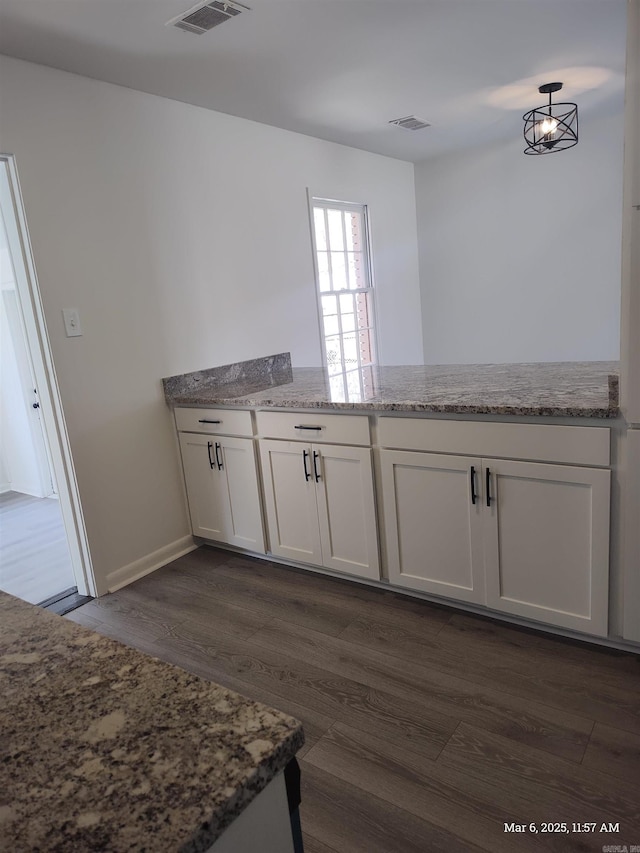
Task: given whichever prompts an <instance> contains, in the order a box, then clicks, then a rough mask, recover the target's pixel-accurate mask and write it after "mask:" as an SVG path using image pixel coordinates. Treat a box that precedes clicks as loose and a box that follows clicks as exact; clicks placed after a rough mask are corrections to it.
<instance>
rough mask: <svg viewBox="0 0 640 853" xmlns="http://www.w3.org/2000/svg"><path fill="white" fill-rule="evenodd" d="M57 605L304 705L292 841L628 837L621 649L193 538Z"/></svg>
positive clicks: (477, 846) (272, 697)
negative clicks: (193, 544)
mask: <svg viewBox="0 0 640 853" xmlns="http://www.w3.org/2000/svg"><path fill="white" fill-rule="evenodd" d="M68 618H71V619H73V620H74V621H76V622H80V623H81V624H84V625H88V626H89V627H91V628H93V629H94V630H96V631H99V632H101V633H104V634H108V635H109V636H111V637H115V638H117V639H119V640H122V641H123V642H125V643H128V644H130V645H132V646H135V647H137V648H139V649H142V650H143V651H146V652H149V653H151V654H154V655H156V656H157V657H160V658H162V659H164V660H167V661H170V662H172V663H175V664H177V665H178V666H181V667H183V668H184V669H187V670H190V671H191V672H194V673H197V674H199V675H202V676H204V677H205V678H208V679H211V680H214V681H217V682H218V683H220V684H224V685H226V686H228V687H230V688H232V689H234V690H237V691H238V692H240V693H243V694H244V695H246V696H250V697H252V698H253V699H257V700H260V701H262V702H265V703H267V704H268V705H272V706H274V707H276V708H280V709H281V710H283V711H286V712H288V713H290V714H293V715H294V716H296V717H298V718H299V719H301V720H302V721H303V723H304V727H305V731H306V736H307V742H306V744H305V746H304V748H303V750H302V752H301V753H300V755H299V757H300V756H301V758H302V760H301V767H302V773H303V804H302V807H301V816H302V826H303V830H304V833H305V845H306V846H305V850H306V853H427V851H478V850H486V851H494V852H495V851H509V853H511V851H539V850H553V851H558V853H565V852H566V851H601V850H602V849H603V846H604V845H616V844H618V845H624V844H626V845H627V846H628V847H630V845H632V844H636V845H640V659H639V658H637V657H635V656H632V655H627V654H623V653H617V652H610V651H608V650H601V649H599V648H597V647H592V646H587V645H579V644H572V643H567V642H563V641H562V640H559V639H556V638H554V637H550V636H545V635H543V634H538V633H534V632H528V631H524V630H519V629H516V628H512V627H509V626H506V625H504V624H500V623H497V622H493V621H490V620H485V619H481V618H479V617H474V616H469V615H465V614H463V613H461V612H457V611H454V610H450V609H445V608H440V607H437V606H435V605H432V604H429V603H426V602H422V601H417V600H415V599H410V598H406V597H404V596H400V595H397V594H394V593H391V592H388V591H384V590H382V591H380V590H377V589H372V588H368V587H362V586H359V585H355V584H352V583H349V582H345V581H341V580H334V579H331V578H327V577H324V576H321V575H316V574H313V573H309V572H304V571H301V570H296V569H287V568H284V567H282V566H277V565H274V564H271V563H266V562H262V561H257V560H252V559H249V558H244V557H238V556H235V555H233V554H230V553H229V552H224V551H220V550H216V549H213V548H207V547H204V548H201V549H199V550H198V551H195V552H193V553H192V554H189V555H187V556H186V557H183V558H181V559H180V560H177V561H176V562H175V563H173V564H171V566H167V567H165V568H163V569H161V570H159V571H157V572H155V573H154V574H153V575H150V576H148V577H146V578H144V579H142V580H140V581H138V582H137V583H135V584H133V585H131V586H129V587H127V588H126V589H123V590H121V591H119V592H117V593H115V594H113V595H109V596H106V597H104V598H101V599H99V600H97V601H93V602H91V603H89V604H87V605H85V606H84V607H82V608H80V609H79V610H76V611H74V612H73V613H71V614H69V617H68ZM505 822H506V823H513V822H515V823H518V824H527V825H528V824H530V823H531V822H537V823H538V824H539V825H540V824H542V823H543V822H553V823H556V822H566V823H567V824H568V828H569V830H571V825H572V824H573V823H594V822H595V823H596V824H597V826H596V831H595V832H594V833H577V832H571V831H570V832H569V833H564V832H562V833H557V832H556V833H544V834H543V833H541V832H539V833H538V834H535V835H534V834H531V833H530V832H526V833H519V834H514V833H505V831H504V824H505ZM603 823H605V824H607V825H608V824H618V823H619V826H620V830H619V832H601V831H600V830H601V825H602V824H603ZM639 849H640V847H639Z"/></svg>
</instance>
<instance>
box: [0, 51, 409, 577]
mask: <svg viewBox="0 0 640 853" xmlns="http://www.w3.org/2000/svg"><path fill="white" fill-rule="evenodd" d="M0 77H1V79H2V86H1V89H0V99H1V100H0V110H1V116H2V123H1V126H0V150H2V151H3V153H7V154H8V153H10V154H14V155H16V163H17V167H18V173H19V176H20V182H21V186H22V192H23V197H24V204H25V209H26V215H27V220H28V223H29V230H30V234H31V239H32V244H33V250H34V255H35V262H36V268H37V271H38V277H39V283H40V288H41V291H42V298H43V303H44V309H45V314H46V317H47V324H48V331H49V336H50V339H51V345H52V350H53V356H54V362H55V365H56V370H57V375H58V380H59V384H60V390H61V395H62V401H63V405H64V410H65V416H66V420H67V427H68V431H69V436H70V442H71V448H72V452H73V456H74V462H75V466H76V473H77V477H78V482H79V487H80V494H81V497H82V502H83V509H84V513H85V518H86V524H87V531H88V535H89V542H90V547H91V552H92V557H93V562H94V569H95V571H96V576H97V579H98V584H99V589H100V590H103V591H104V589H105V583H106V580H105V579H106V577H107V576H108V575H109V574H110V573H112V572H114V571H117V570H118V569H122V568H124V567H126V566H128V565H130V564H131V563H133V562H135V561H136V560H144V558H145V557H146V556H147V555H149V554H151V553H153V552H156V551H158V550H160V549H163V548H166V547H168V546H170V544H171V543H172V542H177V541H179V540H180V539H181V538H182V537H184V536H185V535H186V534H187V533H188V524H187V517H186V511H185V506H184V502H183V496H182V487H181V481H180V473H179V467H178V455H177V450H176V446H175V443H174V437H173V433H172V424H171V419H170V415H169V412H168V410H167V408H166V406H165V404H164V401H163V398H162V390H161V384H160V378H161V377H162V376H167V375H170V374H174V373H182V372H185V371H190V370H196V369H200V368H206V367H211V366H214V365H218V364H224V363H227V362H231V361H237V360H244V359H247V358H253V357H256V356H261V355H267V354H269V353H273V352H278V351H281V350H290V351H291V354H292V359H293V363H294V366H303V365H314V364H319V363H320V343H319V338H318V323H317V319H316V302H315V294H314V284H313V267H312V258H311V244H310V232H309V222H308V212H307V201H306V187H310V188H311V190H312V191H313V192H314V193H316V194H320V195H324V196H327V197H330V198H344V199H348V200H351V201H362V202H366V203H367V204H368V205H369V207H370V213H371V230H372V241H373V251H374V274H375V281H376V286H377V289H378V290H377V292H378V320H379V325H380V332H379V335H380V350H381V358H382V360H384V361H386V362H388V363H419V362H421V360H422V341H421V322H420V295H419V286H418V263H417V249H416V220H415V192H414V175H413V166H412V165H411V164H408V163H403V162H400V161H395V160H391V159H389V158H385V157H381V156H378V155H373V154H368V153H365V152H362V151H356V150H354V149H350V148H347V147H344V146H339V145H335V144H332V143H328V142H323V141H320V140H316V139H312V138H309V137H305V136H301V135H299V134H294V133H290V132H288V131H282V130H278V129H275V128H272V127H267V126H265V125H260V124H256V123H254V122H249V121H246V120H243V119H237V118H234V117H231V116H226V115H221V114H219V113H214V112H210V111H207V110H203V109H200V108H197V107H193V106H189V105H185V104H182V103H178V102H175V101H169V100H165V99H162V98H157V97H155V96H152V95H146V94H142V93H139V92H134V91H131V90H128V89H124V88H120V87H117V86H112V85H110V84H106V83H101V82H97V81H93V80H89V79H86V78H82V77H78V76H76V75H71V74H66V73H64V72H59V71H55V70H52V69H48V68H44V67H42V66H37V65H33V64H30V63H24V62H21V61H18V60H13V59H8V58H6V57H1V58H0ZM63 307H76V308H78V309H79V311H80V319H81V323H82V327H83V331H84V335H83V337H76V338H69V339H68V338H66V337H65V336H64V329H63V325H62V317H61V309H62V308H63Z"/></svg>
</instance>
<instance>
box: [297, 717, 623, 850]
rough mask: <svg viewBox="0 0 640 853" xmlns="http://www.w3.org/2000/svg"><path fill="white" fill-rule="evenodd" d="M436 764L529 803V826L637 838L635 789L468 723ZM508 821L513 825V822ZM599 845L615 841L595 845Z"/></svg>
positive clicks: (463, 724)
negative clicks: (592, 826) (601, 827)
mask: <svg viewBox="0 0 640 853" xmlns="http://www.w3.org/2000/svg"><path fill="white" fill-rule="evenodd" d="M310 754H311V753H310ZM436 763H438V764H440V765H441V766H443V767H448V768H450V769H453V770H457V771H459V772H460V773H464V774H466V776H467V778H468V779H475V780H477V781H478V782H479V783H481V784H486V783H487V781H489V780H490V781H491V782H492V784H493V785H494V786H495V788H496V789H497V790H510V791H512V792H514V793H515V792H520V793H521V795H522V796H523V797H526V799H527V800H528V802H529V814H530V815H531V817H530V820H538V821H543V820H554V821H568V822H573V821H594V820H595V821H598V822H600V821H616V820H620V821H621V824H622V829H623V833H622V836H621V838H622V837H623V836H624V837H625V838H626V839H627V841H628V840H629V839H630V838H633V837H636V838H639V837H640V834H639V833H640V799H639V798H638V786H637V785H635V786H630V785H629V784H628V783H627V782H626V780H617V779H614V778H613V777H611V776H609V777H607V779H605V778H603V774H600V773H598V772H597V771H593V770H591V769H590V768H588V767H584V766H582V765H578V766H576V765H574V764H572V763H571V762H567V761H565V760H564V759H562V758H558V757H556V756H553V755H549V754H548V753H545V752H542V751H541V750H537V749H534V748H531V747H528V746H523V745H522V744H516V743H514V742H513V741H510V740H508V739H506V738H503V737H500V736H499V735H494V734H491V733H489V732H486V731H484V730H482V729H479V728H477V727H475V726H472V725H468V724H467V723H461V724H460V726H459V727H458V728H457V729H456V731H455V733H454V734H453V735H452V736H451V738H450V740H449V742H448V743H447V745H446V747H445V748H444V750H443V751H442V752H441V754H440V756H439V757H438V759H437V762H436ZM607 780H608V781H607ZM510 819H512V820H518V816H517V815H514V816H513V817H512V818H510ZM524 819H525V816H523V817H522V820H523V821H524ZM618 840H620V839H618ZM604 843H607V844H614V843H616V840H615V839H614V840H612V841H608V840H607V841H600V844H601V845H602V844H604Z"/></svg>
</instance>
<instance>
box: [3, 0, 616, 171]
mask: <svg viewBox="0 0 640 853" xmlns="http://www.w3.org/2000/svg"><path fill="white" fill-rule="evenodd" d="M242 2H243V3H245V4H246V5H248V6H250V7H251V11H249V12H245V13H243V14H242V15H240V16H238V17H236V18H233V19H231V20H230V21H228V22H226V23H224V24H222V25H220V26H219V27H216V28H215V29H213V30H211V31H210V32H209V33H207V34H205V35H191V34H188V33H184V32H182V31H180V30H178V29H175V28H173V27H166V26H165V23H166V22H167V21H168V20H170V19H171V18H173V17H175V16H176V15H179V14H181V13H182V12H184V11H186V10H187V9H189V8H190V7H191V6H193V5H194V4H193V2H190V0H0V52H2V53H5V54H8V55H10V56H15V57H19V58H22V59H27V60H30V61H32V62H38V63H42V64H44V65H50V66H53V67H54V68H60V69H63V70H66V71H73V72H75V73H77V74H83V75H85V76H87V77H94V78H97V79H99V80H107V81H109V82H111V83H117V84H120V85H122V86H127V87H129V88H132V89H139V90H141V91H143V92H150V93H152V94H155V95H162V96H163V97H166V98H173V99H175V100H178V101H185V102H187V103H190V104H197V105H198V106H201V107H206V108H208V109H213V110H219V111H220V112H224V113H230V114H232V115H236V116H242V117H243V118H248V119H253V120H255V121H259V122H263V123H265V124H270V125H275V126H277V127H282V128H287V129H289V130H294V131H298V132H300V133H304V134H308V135H311V136H317V137H320V138H322V139H328V140H332V141H334V142H341V143H344V144H346V145H352V146H354V147H356V148H363V149H365V150H369V151H374V152H378V153H380V154H387V155H390V156H392V157H398V158H401V159H404V160H412V161H414V162H417V161H420V160H423V159H425V158H427V157H430V156H432V155H434V154H438V153H441V152H443V151H446V150H449V149H452V148H460V147H464V146H466V145H477V144H478V143H481V142H487V141H490V140H493V139H497V138H499V137H508V136H512V135H513V134H520V135H521V132H522V122H521V116H522V113H523V112H525V111H526V110H528V109H530V108H532V107H535V106H539V105H540V104H541V103H544V101H545V98H544V97H541V96H540V95H539V94H538V91H537V87H538V85H539V84H541V83H545V82H550V81H552V80H561V81H563V82H564V83H565V88H564V89H563V91H562V93H561V94H562V95H563V98H562V99H563V100H569V101H573V100H576V101H577V102H578V104H579V108H580V114H581V117H584V116H585V115H588V114H589V113H590V112H592V111H594V110H595V109H596V108H597V109H598V110H601V111H602V112H604V113H606V112H607V111H608V110H609V109H614V108H615V109H618V108H619V107H620V104H621V101H622V96H623V87H624V52H625V15H626V2H625V0H242ZM410 114H415V115H417V116H418V117H419V118H422V119H424V120H426V121H428V122H430V123H431V125H432V127H430V128H427V129H426V130H420V131H407V130H401V129H399V128H396V127H393V126H390V125H389V124H388V122H389V121H390V120H391V119H394V118H398V117H401V116H406V115H410Z"/></svg>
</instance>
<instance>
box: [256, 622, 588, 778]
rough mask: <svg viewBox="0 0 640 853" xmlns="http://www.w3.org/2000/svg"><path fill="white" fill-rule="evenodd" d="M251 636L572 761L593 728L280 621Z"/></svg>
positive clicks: (577, 758) (488, 689)
mask: <svg viewBox="0 0 640 853" xmlns="http://www.w3.org/2000/svg"><path fill="white" fill-rule="evenodd" d="M252 640H253V641H254V642H255V643H258V644H260V645H261V646H264V647H267V648H270V649H273V650H275V651H284V650H285V649H287V650H289V654H293V655H295V656H298V657H300V658H301V659H304V660H305V661H307V662H308V663H310V664H313V665H315V666H323V667H325V668H326V669H328V670H330V671H331V672H333V673H335V674H336V675H338V676H341V677H343V678H349V679H352V680H354V681H359V682H361V683H363V684H368V685H370V686H371V687H373V688H375V689H378V690H383V691H385V692H388V693H390V694H391V695H395V696H398V697H402V698H403V699H405V700H408V701H411V702H416V703H419V704H420V705H422V707H423V708H425V709H429V710H430V711H435V712H437V713H439V714H443V715H445V716H447V715H448V716H450V717H451V718H452V719H457V720H468V721H471V722H474V723H475V724H476V725H481V726H484V727H485V728H487V729H488V730H489V731H493V732H496V733H498V734H502V735H505V736H507V737H511V738H513V739H514V740H517V741H520V742H523V743H528V744H532V745H535V746H538V747H539V748H541V749H547V750H548V751H550V752H552V753H559V754H562V755H564V756H565V757H567V758H571V759H572V760H574V761H577V762H579V761H580V760H581V759H582V756H583V755H584V751H585V749H586V745H587V742H588V739H589V735H590V733H591V729H592V727H593V723H592V722H591V721H590V720H587V719H585V718H583V717H580V716H577V715H573V714H568V713H565V712H564V711H560V710H557V709H555V708H549V707H547V706H545V705H538V704H536V703H535V702H532V701H530V700H526V701H525V700H522V699H519V698H517V697H514V696H512V695H510V694H507V693H503V692H501V691H498V690H495V689H494V688H492V687H486V686H483V687H480V686H479V685H477V684H475V683H474V682H471V681H469V680H466V679H463V678H459V677H458V676H456V675H452V674H446V673H443V672H440V671H434V670H433V669H429V668H427V667H425V666H421V665H419V664H415V663H413V662H411V661H399V660H398V659H396V658H394V657H393V656H390V655H388V654H385V653H383V652H379V651H377V650H374V649H369V648H363V647H362V646H359V645H355V644H352V643H348V642H347V641H345V640H343V639H342V638H340V637H338V638H335V637H328V636H326V635H323V634H320V633H317V632H313V631H309V630H307V629H304V628H300V627H298V626H295V625H290V624H286V623H283V622H280V621H274V622H272V623H270V624H269V625H267V626H265V627H264V628H261V629H260V631H258V632H257V633H256V634H254V636H253V638H252Z"/></svg>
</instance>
